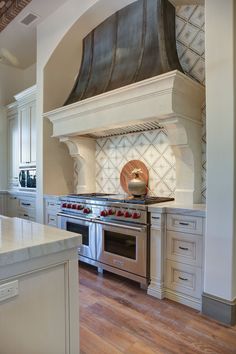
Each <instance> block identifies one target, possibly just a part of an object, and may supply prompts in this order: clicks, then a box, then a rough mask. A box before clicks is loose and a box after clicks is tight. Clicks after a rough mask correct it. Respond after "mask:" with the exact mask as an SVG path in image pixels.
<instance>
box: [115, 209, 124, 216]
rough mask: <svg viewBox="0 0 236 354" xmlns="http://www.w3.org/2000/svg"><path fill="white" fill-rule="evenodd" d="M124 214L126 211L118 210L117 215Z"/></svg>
mask: <svg viewBox="0 0 236 354" xmlns="http://www.w3.org/2000/svg"><path fill="white" fill-rule="evenodd" d="M123 215H124V213H123V211H122V210H117V212H116V216H123Z"/></svg>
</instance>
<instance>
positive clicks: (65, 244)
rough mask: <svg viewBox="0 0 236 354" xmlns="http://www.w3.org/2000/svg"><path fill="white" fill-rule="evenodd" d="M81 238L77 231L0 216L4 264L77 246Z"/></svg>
mask: <svg viewBox="0 0 236 354" xmlns="http://www.w3.org/2000/svg"><path fill="white" fill-rule="evenodd" d="M81 240H82V237H81V236H80V235H78V234H76V233H72V232H68V231H65V230H61V229H57V228H53V227H50V226H46V225H42V224H38V223H35V222H32V221H28V220H23V219H19V218H7V217H4V216H0V267H1V266H6V265H9V264H14V263H17V262H22V261H27V260H30V259H32V258H36V257H42V256H45V255H49V254H52V253H57V252H61V251H64V250H67V249H71V248H75V247H77V246H78V245H79V244H80V243H81Z"/></svg>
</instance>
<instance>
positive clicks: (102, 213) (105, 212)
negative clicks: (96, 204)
mask: <svg viewBox="0 0 236 354" xmlns="http://www.w3.org/2000/svg"><path fill="white" fill-rule="evenodd" d="M100 215H101V216H104V217H105V216H107V215H108V212H107V211H106V210H102V211H101V212H100Z"/></svg>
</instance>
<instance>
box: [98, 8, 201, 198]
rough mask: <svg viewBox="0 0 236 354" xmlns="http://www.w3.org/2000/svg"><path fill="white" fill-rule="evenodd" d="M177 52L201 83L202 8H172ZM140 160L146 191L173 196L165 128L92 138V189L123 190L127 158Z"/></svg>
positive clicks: (171, 157) (171, 160) (172, 171)
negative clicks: (146, 177) (145, 171)
mask: <svg viewBox="0 0 236 354" xmlns="http://www.w3.org/2000/svg"><path fill="white" fill-rule="evenodd" d="M176 39H177V52H178V56H179V59H180V63H181V65H182V67H183V69H184V71H185V73H186V74H187V75H188V76H190V77H192V78H193V79H195V80H197V81H198V82H200V83H202V84H204V83H205V57H204V54H205V33H204V7H203V6H195V5H186V6H180V7H177V8H176ZM205 120H206V117H205V107H203V110H202V121H203V129H202V202H203V203H204V202H205V198H206V196H205V195H206V153H205V152H206V124H205ZM136 159H137V160H141V161H142V162H144V163H145V164H146V166H147V168H148V170H149V188H150V193H152V194H155V195H159V196H173V197H174V192H175V186H176V172H175V158H174V155H173V152H172V149H171V147H170V146H169V140H168V136H167V134H166V131H165V130H162V129H160V130H153V131H147V132H142V133H133V134H127V135H123V136H113V137H109V138H99V139H97V141H96V191H97V192H109V193H123V190H122V189H121V187H120V172H121V170H122V168H123V166H124V165H125V164H126V162H128V161H129V160H136Z"/></svg>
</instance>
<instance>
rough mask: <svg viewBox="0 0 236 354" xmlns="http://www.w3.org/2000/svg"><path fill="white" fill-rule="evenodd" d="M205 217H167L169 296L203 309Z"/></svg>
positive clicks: (166, 283) (167, 293)
mask: <svg viewBox="0 0 236 354" xmlns="http://www.w3.org/2000/svg"><path fill="white" fill-rule="evenodd" d="M203 228H204V221H203V218H202V217H198V216H192V215H186V214H185V215H181V214H167V226H166V255H165V257H166V269H165V288H166V297H167V298H169V299H172V300H176V301H178V302H181V303H183V304H185V305H188V306H191V307H193V308H195V309H198V310H200V309H201V294H202V289H203Z"/></svg>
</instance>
